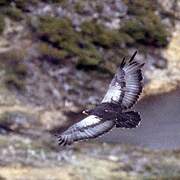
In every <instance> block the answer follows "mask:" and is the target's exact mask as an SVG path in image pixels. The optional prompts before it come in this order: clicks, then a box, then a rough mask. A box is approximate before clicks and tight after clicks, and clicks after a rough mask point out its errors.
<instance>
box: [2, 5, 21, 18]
mask: <svg viewBox="0 0 180 180" xmlns="http://www.w3.org/2000/svg"><path fill="white" fill-rule="evenodd" d="M4 14H6V15H7V16H9V18H11V19H13V20H15V21H21V20H22V19H23V18H24V15H23V13H22V11H21V10H20V9H17V8H15V7H9V8H6V9H4Z"/></svg>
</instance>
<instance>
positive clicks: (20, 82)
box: [0, 50, 27, 90]
mask: <svg viewBox="0 0 180 180" xmlns="http://www.w3.org/2000/svg"><path fill="white" fill-rule="evenodd" d="M24 57H25V52H24V51H18V52H16V51H14V50H13V51H11V52H6V53H2V54H1V56H0V58H1V59H0V61H1V64H0V67H1V68H3V69H4V70H5V72H6V74H5V78H4V82H5V84H6V85H7V87H8V88H11V87H15V88H17V89H19V90H23V89H24V86H25V79H26V76H27V67H26V65H25V64H24V63H23V59H24Z"/></svg>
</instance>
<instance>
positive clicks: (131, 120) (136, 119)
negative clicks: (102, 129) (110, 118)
mask: <svg viewBox="0 0 180 180" xmlns="http://www.w3.org/2000/svg"><path fill="white" fill-rule="evenodd" d="M140 121H141V117H140V115H139V113H138V112H135V111H128V112H123V113H121V114H120V115H119V116H118V119H117V120H116V127H117V128H130V129H131V128H136V127H137V126H139V124H140Z"/></svg>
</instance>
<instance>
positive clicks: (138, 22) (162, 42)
mask: <svg viewBox="0 0 180 180" xmlns="http://www.w3.org/2000/svg"><path fill="white" fill-rule="evenodd" d="M121 32H124V33H127V34H128V35H129V36H130V37H131V38H132V39H134V42H138V43H142V44H144V45H154V46H166V45H167V43H168V40H167V38H168V36H169V33H168V32H167V31H166V29H165V27H164V26H163V25H162V23H161V22H160V19H159V18H158V17H157V16H155V15H153V14H147V15H146V16H141V17H139V18H138V19H137V18H136V19H135V18H134V19H131V20H129V21H127V22H126V23H125V24H124V25H123V27H122V28H121Z"/></svg>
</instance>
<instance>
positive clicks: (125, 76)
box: [101, 52, 143, 109]
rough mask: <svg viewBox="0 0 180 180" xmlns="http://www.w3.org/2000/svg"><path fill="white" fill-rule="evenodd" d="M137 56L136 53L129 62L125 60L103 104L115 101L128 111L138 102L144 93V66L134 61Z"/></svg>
mask: <svg viewBox="0 0 180 180" xmlns="http://www.w3.org/2000/svg"><path fill="white" fill-rule="evenodd" d="M135 55H136V52H135V53H134V55H133V56H132V57H131V59H130V60H129V61H128V62H125V59H123V61H122V63H121V65H120V67H119V68H118V70H117V72H116V74H115V76H114V78H113V79H112V81H111V83H110V85H109V89H108V91H107V93H106V94H105V96H104V98H103V100H102V102H101V103H105V102H109V103H110V102H112V101H115V102H117V103H119V104H121V106H122V108H124V109H128V108H131V107H132V106H133V105H134V104H135V102H136V101H137V100H138V98H139V95H140V93H141V91H142V72H141V68H142V66H143V64H142V63H139V62H137V61H135V60H134V57H135Z"/></svg>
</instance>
